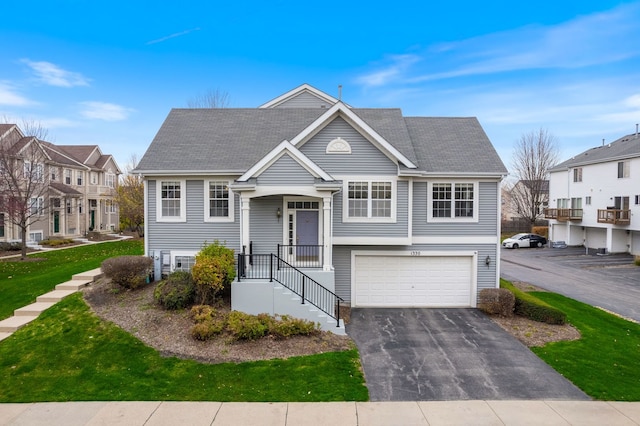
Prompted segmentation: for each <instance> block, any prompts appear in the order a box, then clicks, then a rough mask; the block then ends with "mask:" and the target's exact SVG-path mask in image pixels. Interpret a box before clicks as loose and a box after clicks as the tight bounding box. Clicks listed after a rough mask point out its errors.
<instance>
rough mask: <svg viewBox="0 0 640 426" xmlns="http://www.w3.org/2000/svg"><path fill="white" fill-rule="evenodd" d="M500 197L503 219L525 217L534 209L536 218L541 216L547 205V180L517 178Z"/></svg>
mask: <svg viewBox="0 0 640 426" xmlns="http://www.w3.org/2000/svg"><path fill="white" fill-rule="evenodd" d="M502 197H503V198H502V217H503V219H505V220H512V219H518V218H525V219H527V218H529V217H530V216H532V215H531V213H532V212H534V211H535V212H536V214H537V217H536V219H539V218H542V217H543V216H544V209H545V208H547V207H549V181H548V180H539V181H532V180H519V181H518V182H516V183H515V184H514V185H513V186H512V187H511V188H509V189H505V190H504V192H503V194H502ZM533 204H535V207H534V206H532V205H533Z"/></svg>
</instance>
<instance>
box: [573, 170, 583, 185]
mask: <svg viewBox="0 0 640 426" xmlns="http://www.w3.org/2000/svg"><path fill="white" fill-rule="evenodd" d="M573 181H574V182H582V167H576V168H575V169H573Z"/></svg>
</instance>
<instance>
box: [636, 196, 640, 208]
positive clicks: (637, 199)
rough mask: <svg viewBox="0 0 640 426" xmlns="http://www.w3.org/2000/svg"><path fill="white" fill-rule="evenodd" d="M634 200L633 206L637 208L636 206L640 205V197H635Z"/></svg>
mask: <svg viewBox="0 0 640 426" xmlns="http://www.w3.org/2000/svg"><path fill="white" fill-rule="evenodd" d="M635 199H636V202H635V204H636V206H637V205H638V204H640V195H636V197H635Z"/></svg>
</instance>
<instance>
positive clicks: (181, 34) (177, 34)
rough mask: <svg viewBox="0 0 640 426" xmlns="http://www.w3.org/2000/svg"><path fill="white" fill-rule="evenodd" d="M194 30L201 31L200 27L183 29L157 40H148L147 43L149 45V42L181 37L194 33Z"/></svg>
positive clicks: (154, 42)
mask: <svg viewBox="0 0 640 426" xmlns="http://www.w3.org/2000/svg"><path fill="white" fill-rule="evenodd" d="M194 31H200V28H192V29H190V30H184V31H181V32H179V33H174V34H171V35H168V36H165V37H161V38H159V39H156V40H151V41H148V42H147V43H146V44H147V45H149V44H156V43H161V42H163V41H166V40H169V39H172V38H175V37H180V36H183V35H187V34H189V33H192V32H194Z"/></svg>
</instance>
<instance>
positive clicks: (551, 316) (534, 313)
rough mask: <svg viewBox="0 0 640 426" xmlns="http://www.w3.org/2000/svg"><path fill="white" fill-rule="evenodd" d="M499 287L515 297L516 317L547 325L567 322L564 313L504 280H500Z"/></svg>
mask: <svg viewBox="0 0 640 426" xmlns="http://www.w3.org/2000/svg"><path fill="white" fill-rule="evenodd" d="M500 285H501V286H502V287H503V288H506V289H508V290H509V291H511V292H512V293H513V295H514V296H515V299H516V303H515V307H514V312H515V314H516V315H520V316H523V317H525V318H529V319H531V320H533V321H538V322H544V323H547V324H564V323H566V322H567V315H566V314H565V313H564V312H562V311H560V310H558V309H556V308H554V307H553V306H551V305H549V304H548V303H546V302H543V301H542V300H540V299H538V298H537V297H535V296H533V295H532V294H529V293H525V292H524V291H522V290H520V289H518V288H516V287H515V286H514V285H513V284H511V283H510V282H508V281H505V280H500Z"/></svg>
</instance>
